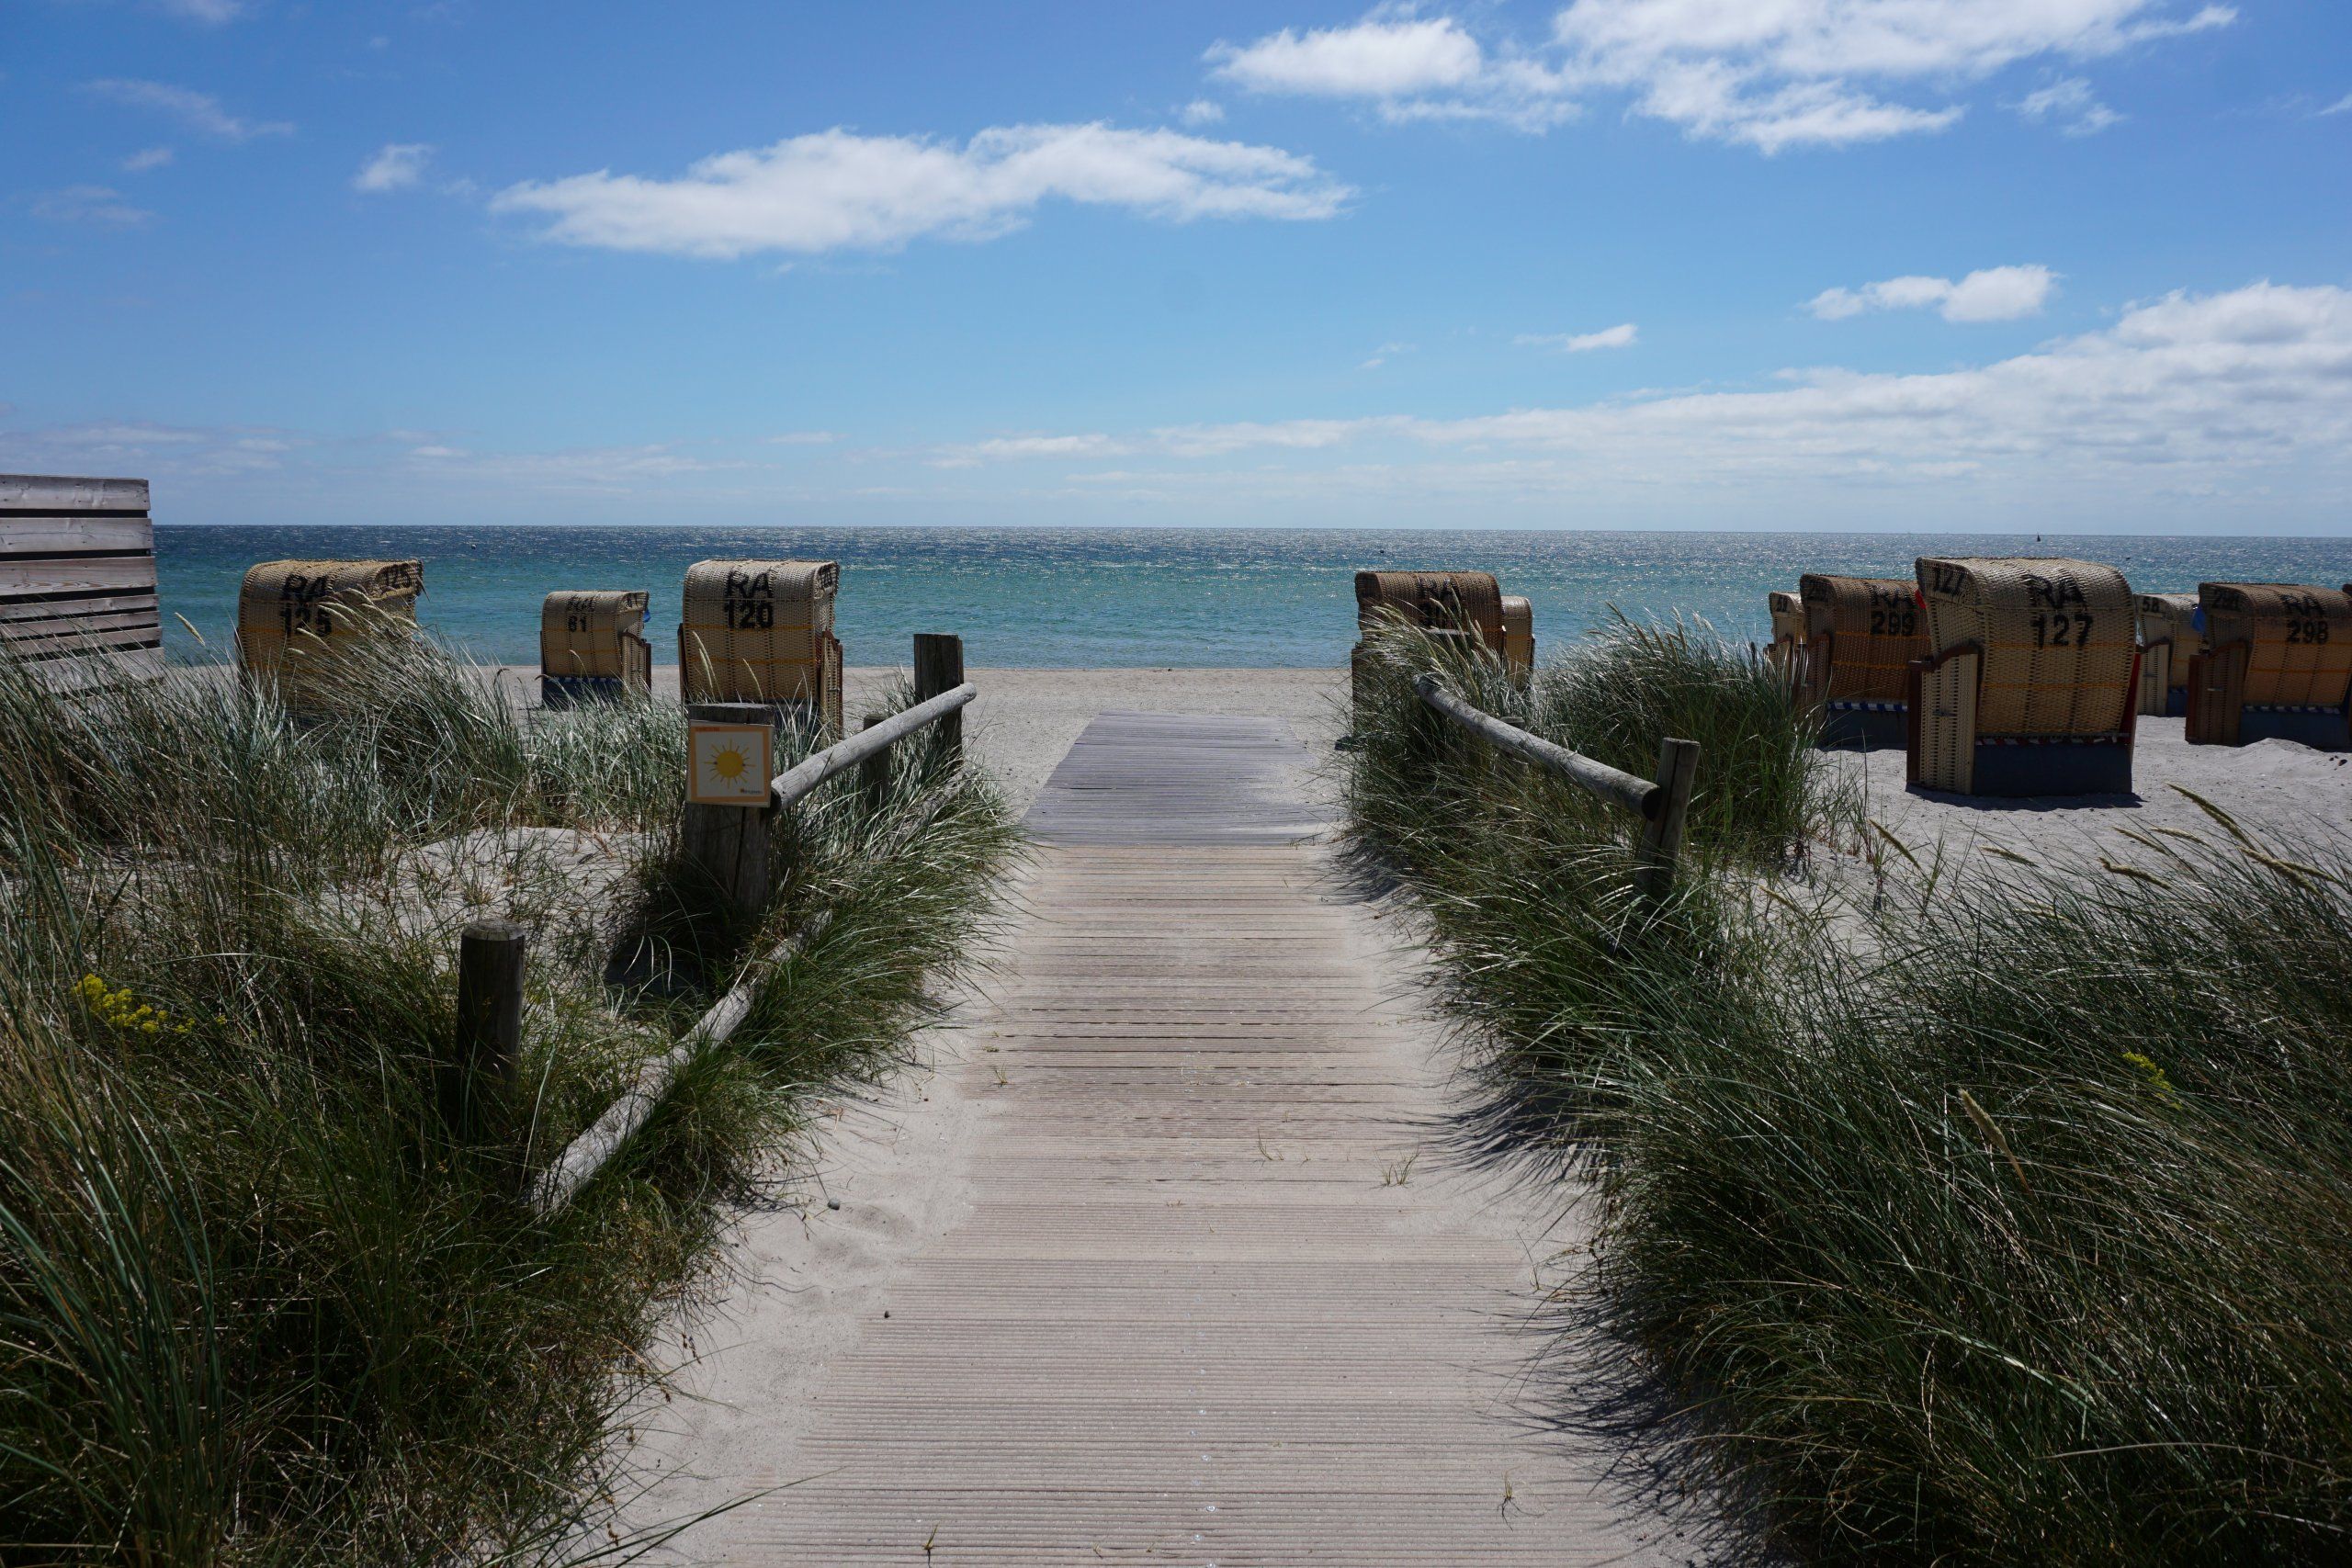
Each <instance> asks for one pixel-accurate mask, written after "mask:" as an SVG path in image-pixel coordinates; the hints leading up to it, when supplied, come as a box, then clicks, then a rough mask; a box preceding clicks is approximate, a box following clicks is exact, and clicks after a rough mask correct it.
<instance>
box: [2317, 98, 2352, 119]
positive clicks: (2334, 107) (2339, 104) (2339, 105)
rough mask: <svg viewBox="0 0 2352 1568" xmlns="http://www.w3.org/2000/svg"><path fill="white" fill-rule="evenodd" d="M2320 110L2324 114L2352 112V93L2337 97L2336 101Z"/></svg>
mask: <svg viewBox="0 0 2352 1568" xmlns="http://www.w3.org/2000/svg"><path fill="white" fill-rule="evenodd" d="M2319 112H2320V114H2321V115H2322V116H2326V115H2332V114H2352V93H2346V94H2345V95H2344V96H2342V97H2340V98H2338V99H2336V100H2335V102H2334V103H2332V104H2330V105H2328V106H2327V107H2325V108H2324V109H2322V110H2320V111H2319Z"/></svg>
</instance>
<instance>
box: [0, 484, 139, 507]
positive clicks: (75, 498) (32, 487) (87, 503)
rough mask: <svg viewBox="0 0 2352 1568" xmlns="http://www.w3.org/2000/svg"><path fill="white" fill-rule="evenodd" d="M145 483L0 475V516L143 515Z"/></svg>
mask: <svg viewBox="0 0 2352 1568" xmlns="http://www.w3.org/2000/svg"><path fill="white" fill-rule="evenodd" d="M146 510H147V481H146V480H145V479H69V478H64V477H61V476H59V475H55V474H0V512H49V513H57V512H144V511H146Z"/></svg>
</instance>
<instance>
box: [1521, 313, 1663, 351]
mask: <svg viewBox="0 0 2352 1568" xmlns="http://www.w3.org/2000/svg"><path fill="white" fill-rule="evenodd" d="M1641 335H1642V334H1641V329H1640V328H1639V327H1637V326H1635V325H1634V323H1633V322H1631V321H1620V322H1618V323H1617V324H1616V325H1615V326H1613V327H1604V328H1602V329H1601V330H1600V331H1599V332H1597V333H1520V334H1519V335H1518V336H1517V337H1515V338H1513V339H1511V342H1513V343H1515V344H1519V345H1520V346H1521V347H1522V348H1556V349H1558V350H1559V351H1560V352H1561V353H1562V354H1590V353H1591V352H1592V351H1593V350H1594V349H1596V348H1631V347H1633V346H1634V344H1635V343H1637V342H1639V341H1640V339H1641Z"/></svg>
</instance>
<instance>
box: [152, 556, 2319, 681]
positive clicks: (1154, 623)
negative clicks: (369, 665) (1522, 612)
mask: <svg viewBox="0 0 2352 1568" xmlns="http://www.w3.org/2000/svg"><path fill="white" fill-rule="evenodd" d="M155 533H156V558H157V568H158V572H159V575H160V576H161V579H162V592H163V599H164V609H165V610H166V611H167V612H168V613H169V614H168V615H167V617H166V647H167V649H169V650H170V652H171V654H172V655H173V657H175V659H179V660H188V661H202V660H215V659H220V658H224V657H226V656H227V649H229V648H230V647H231V646H232V642H231V639H230V635H229V634H231V633H232V630H233V627H234V625H235V616H236V596H237V590H238V585H239V583H240V581H241V580H242V578H243V573H244V570H245V569H246V568H247V567H249V566H251V565H253V564H254V563H255V562H258V561H264V560H273V559H284V558H303V557H311V556H327V557H334V556H390V557H392V558H403V559H405V558H419V559H422V560H423V561H424V581H425V592H424V598H423V600H422V601H421V603H420V604H419V606H418V618H419V620H420V622H421V623H422V624H423V625H424V627H425V628H426V630H427V631H428V632H429V633H431V634H433V635H435V636H436V637H440V638H441V639H443V640H444V641H445V642H447V643H448V644H449V645H450V646H452V647H453V648H455V649H458V650H459V651H461V652H463V653H464V654H466V655H467V656H469V657H471V658H474V659H478V660H481V661H483V662H485V663H498V664H523V665H534V664H536V663H537V659H538V617H539V606H540V604H541V602H542V600H543V599H544V598H545V596H546V595H547V594H548V593H550V592H578V591H581V590H586V589H616V588H618V589H644V590H646V591H648V592H650V594H651V598H652V608H651V611H650V614H649V616H648V622H647V635H648V637H649V639H650V641H651V643H652V645H653V651H654V659H655V661H656V662H657V663H663V664H667V663H673V662H674V661H675V660H676V640H675V639H676V635H677V611H678V598H679V590H680V583H681V581H682V580H683V578H684V571H685V568H686V567H687V566H688V565H689V564H691V563H692V562H694V561H696V560H702V559H709V558H737V557H749V558H762V557H773V558H803V559H807V558H816V559H831V560H837V561H839V562H840V563H841V566H842V586H841V595H840V599H839V601H838V607H837V626H838V631H839V634H840V636H841V637H842V643H843V645H844V657H845V658H846V660H847V661H848V662H849V663H851V664H854V665H867V666H873V665H881V666H888V665H894V664H899V663H902V662H904V660H905V659H906V657H907V649H908V646H909V642H908V639H909V637H910V636H911V634H912V633H914V632H917V631H947V632H956V633H958V634H960V635H962V636H963V637H964V638H965V642H966V652H967V660H969V662H970V663H972V664H973V665H976V666H991V665H992V666H997V667H1005V668H1034V669H1129V668H1165V667H1181V668H1234V669H1249V668H1272V669H1281V668H1323V667H1329V666H1334V665H1337V664H1340V663H1341V662H1344V660H1346V657H1347V649H1348V648H1349V646H1350V644H1351V642H1352V641H1353V640H1354V636H1355V606H1354V591H1353V573H1354V571H1355V570H1358V569H1359V568H1363V567H1393V568H1402V567H1413V568H1430V569H1448V570H1487V571H1492V572H1494V573H1495V575H1496V576H1497V577H1498V578H1499V579H1500V580H1501V581H1502V584H1503V588H1504V592H1508V593H1515V594H1520V595H1522V596H1524V597H1526V598H1528V599H1529V600H1530V601H1531V602H1532V604H1533V605H1534V609H1535V624H1536V636H1537V639H1538V646H1539V648H1542V649H1552V648H1556V647H1557V645H1558V643H1559V641H1560V640H1561V639H1562V638H1564V637H1577V636H1580V635H1582V634H1583V633H1585V632H1587V631H1589V630H1590V629H1591V628H1592V627H1594V626H1599V625H1602V624H1604V623H1606V622H1607V621H1608V620H1609V619H1610V618H1611V613H1612V611H1613V612H1615V613H1617V614H1622V615H1625V616H1627V617H1629V618H1631V619H1634V620H1651V619H1672V618H1675V617H1676V616H1681V617H1684V618H1687V619H1696V620H1700V621H1703V622H1705V623H1706V624H1707V625H1709V626H1712V627H1713V628H1714V629H1715V630H1717V631H1719V632H1721V633H1722V634H1723V635H1724V636H1725V637H1731V638H1733V639H1734V640H1760V639H1762V638H1764V637H1768V636H1769V625H1770V623H1769V618H1768V615H1767V611H1766V608H1765V595H1766V594H1767V593H1768V592H1770V591H1771V590H1773V589H1779V588H1794V587H1795V586H1796V581H1797V578H1798V576H1799V575H1801V574H1802V573H1804V572H1806V571H1838V572H1847V573H1852V574H1857V575H1865V576H1905V577H1907V576H1909V575H1910V574H1911V570H1912V563H1913V561H1914V560H1915V559H1916V558H1918V557H1919V556H1923V555H1950V556H1968V555H2018V554H2040V555H2050V556H2075V557H2080V558H2086V559H2092V560H2100V561H2105V562H2107V563H2109V564H2111V565H2114V566H2116V567H2118V568H2120V569H2121V570H2123V572H2124V574H2125V576H2126V578H2127V579H2128V580H2130V581H2131V584H2132V586H2133V587H2134V588H2135V589H2138V590H2142V591H2144V592H2184V591H2193V590H2194V589H2195V588H2196V586H2197V584H2198V583H2199V581H2304V582H2318V583H2329V584H2333V583H2340V582H2343V581H2347V580H2352V540H2347V539H2346V538H2343V537H2340V536H2311V535H2296V536H2274V537H2248V536H2226V537H2224V536H2202V535H2127V534H2086V535H2054V534H2044V535H2041V536H2036V535H2033V534H2031V533H1991V532H1988V533H1982V534H1906V533H1854V532H1848V531H1839V530H1821V531H1817V532H1802V533H1798V532H1788V531H1781V530H1754V531H1739V532H1726V531H1698V530H1681V529H1656V530H1636V529H1625V530H1606V531H1597V530H1574V531H1570V530H1537V529H1446V530H1433V529H1415V528H1388V527H1380V528H1372V527H1367V528H1361V529H1353V528H1263V527H1232V528H1227V527H1182V528H1161V527H1137V526H1109V527H1075V526H1070V525H1038V526H1035V527H1006V526H1002V525H984V524H962V525H957V524H944V525H895V524H876V525H858V526H854V527H832V528H827V527H809V526H777V527H760V528H713V527H680V526H676V525H655V524H580V525H556V526H514V525H499V524H411V525H368V524H349V523H338V524H319V525H303V526H300V527H287V526H284V525H269V524H177V525H175V524H159V525H157V527H156V530H155ZM182 617H185V621H186V623H187V625H192V626H194V627H195V628H196V630H197V632H198V633H200V634H201V637H202V639H203V640H202V641H200V642H199V641H198V637H197V636H195V635H191V633H190V631H189V630H188V629H187V625H183V623H182V619H181V618H182Z"/></svg>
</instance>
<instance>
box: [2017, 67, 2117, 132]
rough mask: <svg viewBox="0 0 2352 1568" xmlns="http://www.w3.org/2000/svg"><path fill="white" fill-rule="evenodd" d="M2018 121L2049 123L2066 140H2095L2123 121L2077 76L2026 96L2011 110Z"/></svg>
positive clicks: (2069, 77)
mask: <svg viewBox="0 0 2352 1568" xmlns="http://www.w3.org/2000/svg"><path fill="white" fill-rule="evenodd" d="M2014 107H2016V109H2017V111H2018V118H2023V119H2030V120H2032V121H2033V122H2034V123H2035V124H2037V125H2039V124H2042V123H2045V122H2047V123H2052V124H2054V125H2056V126H2057V127H2058V129H2059V130H2061V131H2063V132H2064V133H2065V134H2066V135H2068V136H2096V135H2097V134H2098V133H2099V132H2100V131H2102V130H2106V129H2107V128H2108V127H2109V126H2110V125H2116V124H2120V122H2121V121H2122V118H2123V117H2122V116H2121V115H2120V114H2118V113H2116V112H2115V111H2114V110H2113V109H2111V108H2109V107H2107V106H2106V105H2105V104H2103V103H2101V102H2099V101H2098V96H2096V95H2094V94H2093V93H2092V92H2091V85H2090V84H2089V83H2088V82H2086V81H2084V80H2083V79H2082V78H2081V77H2080V76H2066V77H2062V78H2061V79H2059V80H2058V81H2055V82H2052V83H2051V84H2050V85H2048V86H2046V87H2041V88H2038V89H2036V90H2035V91H2033V92H2030V93H2028V94H2027V95H2026V96H2024V97H2023V98H2020V99H2019V100H2018V102H2017V104H2016V105H2015V106H2014Z"/></svg>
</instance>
